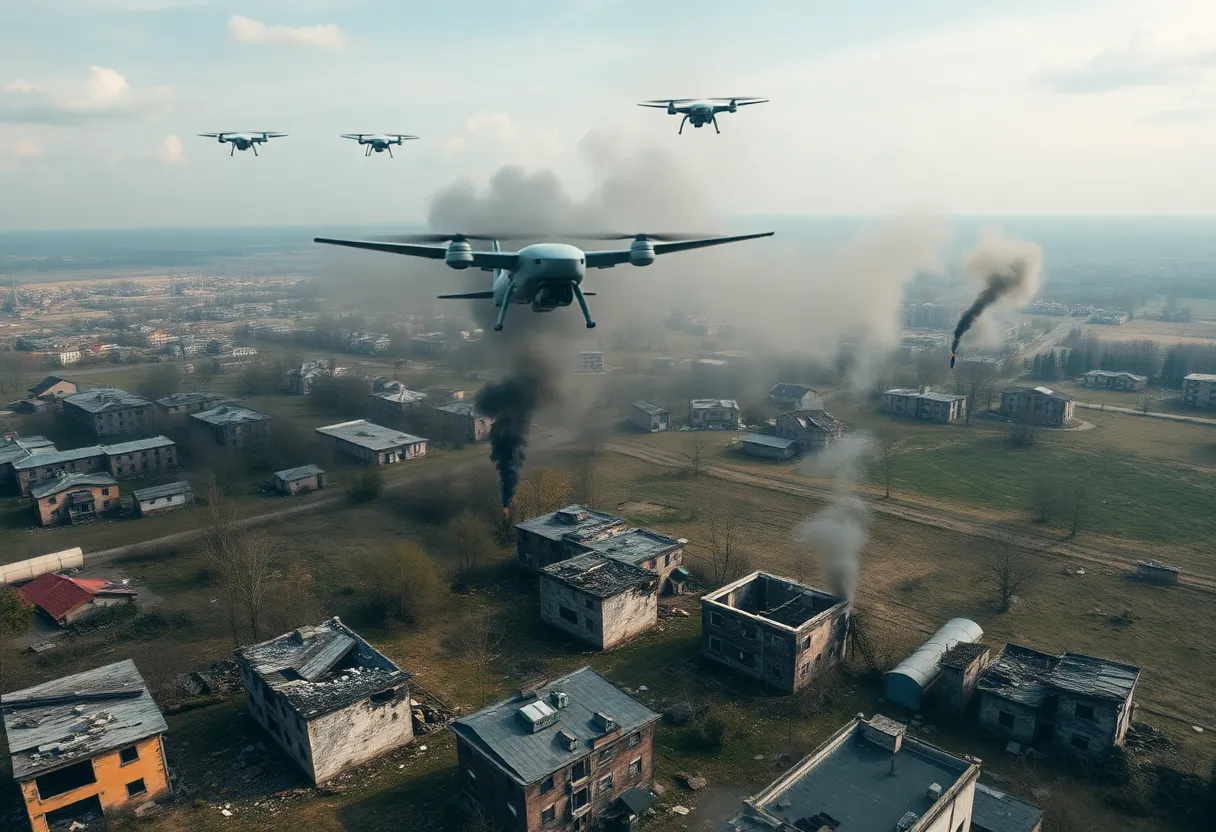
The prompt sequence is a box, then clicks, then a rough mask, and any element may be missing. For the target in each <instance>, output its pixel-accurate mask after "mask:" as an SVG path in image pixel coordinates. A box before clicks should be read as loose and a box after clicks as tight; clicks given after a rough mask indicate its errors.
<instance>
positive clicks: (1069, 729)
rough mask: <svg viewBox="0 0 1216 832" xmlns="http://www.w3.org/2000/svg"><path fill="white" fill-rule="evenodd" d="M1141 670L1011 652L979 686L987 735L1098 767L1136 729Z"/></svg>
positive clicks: (1016, 648) (1014, 648) (1075, 657)
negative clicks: (1091, 761) (1131, 728)
mask: <svg viewBox="0 0 1216 832" xmlns="http://www.w3.org/2000/svg"><path fill="white" fill-rule="evenodd" d="M1139 678H1140V668H1138V667H1133V666H1131V665H1127V664H1121V663H1119V662H1113V661H1110V660H1108V659H1098V658H1094V657H1093V656H1083V655H1080V654H1078V653H1065V654H1064V655H1063V656H1055V655H1052V654H1050V653H1043V652H1040V651H1038V650H1033V649H1031V648H1029V647H1023V646H1021V645H1019V644H1007V645H1005V649H1003V650H1002V651H1001V653H1000V655H998V656H997V657H996V660H995V661H993V663H992V665H991V666H990V667H989V668H988V670H987V672H986V673H984V676H983V678H981V679H980V681H979V683H978V684H977V685H976V691H977V696H978V700H979V714H978V718H979V723H980V727H981V728H984V729H985V730H987V731H990V732H992V733H994V734H996V735H998V736H1000V737H1002V738H1003V739H1007V740H1009V741H1011V742H1015V743H1018V744H1020V745H1025V746H1032V747H1035V748H1039V749H1042V750H1045V751H1051V752H1055V753H1058V754H1070V755H1079V756H1082V757H1087V758H1090V759H1098V758H1101V757H1102V756H1103V755H1105V754H1106V753H1107V752H1108V751H1110V750H1111V749H1112V748H1114V747H1115V746H1120V745H1123V738H1124V736H1125V735H1126V734H1127V729H1128V726H1129V725H1131V722H1132V717H1133V712H1134V710H1135V706H1134V704H1133V700H1132V696H1133V694H1134V693H1135V689H1136V682H1137V680H1138V679H1139Z"/></svg>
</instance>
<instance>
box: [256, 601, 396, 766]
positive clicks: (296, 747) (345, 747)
mask: <svg viewBox="0 0 1216 832" xmlns="http://www.w3.org/2000/svg"><path fill="white" fill-rule="evenodd" d="M236 658H237V664H239V665H240V668H241V681H242V682H243V683H244V686H245V702H246V704H247V705H248V708H249V713H250V714H251V715H252V716H253V718H254V719H255V720H256V721H257V722H258V723H259V724H260V725H261V726H262V727H263V728H265V729H266V730H267V732H269V733H270V735H271V737H273V738H274V740H275V742H276V743H277V744H278V745H279V747H281V748H282V749H283V750H284V751H285V752H287V756H289V757H290V758H291V759H292V760H293V761H294V762H295V763H296V764H297V765H299V766H300V768H301V769H303V770H304V773H305V774H306V775H308V777H309V779H310V780H312V782H313V783H324V782H325V781H327V780H329V779H331V778H333V777H334V776H335V775H337V774H340V773H341V772H343V771H345V770H347V769H349V768H352V767H354V766H357V765H359V764H361V763H364V762H367V761H368V760H371V759H373V758H375V757H377V756H379V755H381V754H384V753H385V752H388V751H391V750H393V749H394V748H398V747H400V746H402V745H405V744H406V743H408V742H410V740H412V739H413V738H414V730H413V723H412V717H411V710H410V697H409V679H410V675H409V674H408V673H406V672H405V671H403V670H402V669H401V668H399V667H397V665H395V664H394V663H393V662H392V660H391V659H389V658H388V657H387V656H385V655H384V654H382V653H380V652H379V651H378V650H376V649H375V648H374V647H372V646H371V645H369V644H368V643H367V642H366V641H364V640H363V639H361V638H360V637H359V636H358V635H357V634H356V633H355V632H354V631H353V630H351V629H350V628H349V627H347V626H346V625H345V624H343V623H342V622H341V621H340V620H339V619H338V618H336V617H335V618H331V619H330V620H328V621H325V622H322V623H321V624H317V625H316V626H309V627H300V628H299V629H297V630H294V631H292V632H290V633H287V634H285V635H281V636H279V637H278V638H273V639H270V640H269V641H264V642H262V643H261V644H254V645H250V646H248V647H242V648H240V649H239V650H237V651H236Z"/></svg>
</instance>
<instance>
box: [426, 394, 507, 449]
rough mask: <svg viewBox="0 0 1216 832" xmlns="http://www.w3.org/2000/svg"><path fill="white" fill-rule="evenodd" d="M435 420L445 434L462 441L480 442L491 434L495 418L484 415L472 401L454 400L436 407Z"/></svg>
mask: <svg viewBox="0 0 1216 832" xmlns="http://www.w3.org/2000/svg"><path fill="white" fill-rule="evenodd" d="M435 420H436V424H437V425H438V427H439V430H440V431H441V432H442V434H443V436H445V437H447V438H448V439H451V440H459V441H461V442H480V441H482V440H483V439H486V438H488V437H489V435H490V427H491V426H492V425H493V424H494V420H493V419H491V418H490V417H489V416H483V415H481V414H480V413H478V412H477V410H476V409H475V408H474V407H473V403H472V402H453V403H452V404H444V405H440V406H439V407H437V408H435Z"/></svg>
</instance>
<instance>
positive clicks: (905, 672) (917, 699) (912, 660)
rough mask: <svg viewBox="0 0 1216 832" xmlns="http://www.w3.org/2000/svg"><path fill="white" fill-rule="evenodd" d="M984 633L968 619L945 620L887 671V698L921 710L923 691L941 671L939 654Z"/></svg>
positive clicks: (889, 700) (909, 707) (940, 656)
mask: <svg viewBox="0 0 1216 832" xmlns="http://www.w3.org/2000/svg"><path fill="white" fill-rule="evenodd" d="M983 636H984V629H983V628H982V627H981V626H980V625H979V624H976V623H975V622H974V621H972V620H971V619H969V618H952V619H950V620H949V621H947V622H946V624H945V626H944V627H942V628H941V629H940V630H938V631H937V632H936V633H934V634H933V635H932V636H931V637H930V638H929V640H928V641H926V642H925V643H924V644H922V645H921V646H920V647H918V648H916V650H914V651H913V652H912V655H910V656H908V658H906V659H904V660H903V661H902V662H900V663H899V664H898V665H896V666H895V669H894V670H891V671H888V672H887V676H886V698H887V701H888V702H893V703H895V704H896V705H902V706H904V707H905V708H908V709H910V710H913V711H917V710H920V706H921V702H922V701H923V699H924V695H925V691H927V690H928V689H929V688H930V687H932V686H933V683H934V682H936V681H937V676H938V674H939V673H941V669H942V666H941V661H942V656H944V655H946V653H947V651H949V650H950V648H951V647H953V646H954V645H956V644H958V643H960V642H976V641H979V640H980V639H981V638H983Z"/></svg>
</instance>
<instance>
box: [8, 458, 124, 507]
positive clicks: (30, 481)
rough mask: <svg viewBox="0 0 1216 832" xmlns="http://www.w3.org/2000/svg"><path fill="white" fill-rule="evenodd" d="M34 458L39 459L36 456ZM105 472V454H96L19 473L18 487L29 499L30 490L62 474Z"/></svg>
mask: <svg viewBox="0 0 1216 832" xmlns="http://www.w3.org/2000/svg"><path fill="white" fill-rule="evenodd" d="M34 458H37V455H36V454H35V457H34ZM105 470H107V463H106V456H105V454H103V453H101V454H95V455H94V456H88V457H84V458H82V459H75V460H72V461H71V462H59V463H56V464H55V465H43V466H41V467H38V468H27V469H25V470H24V471H17V472H16V473H17V487H18V489H20V491H21V496H23V497H28V496H29V495H30V488H32V487H33V486H35V485H39V484H41V483H44V482H50V481H51V480H54V479H55V478H56V476H57V475H58V474H59V473H60V472H62V473H67V474H98V473H101V472H102V471H105Z"/></svg>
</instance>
